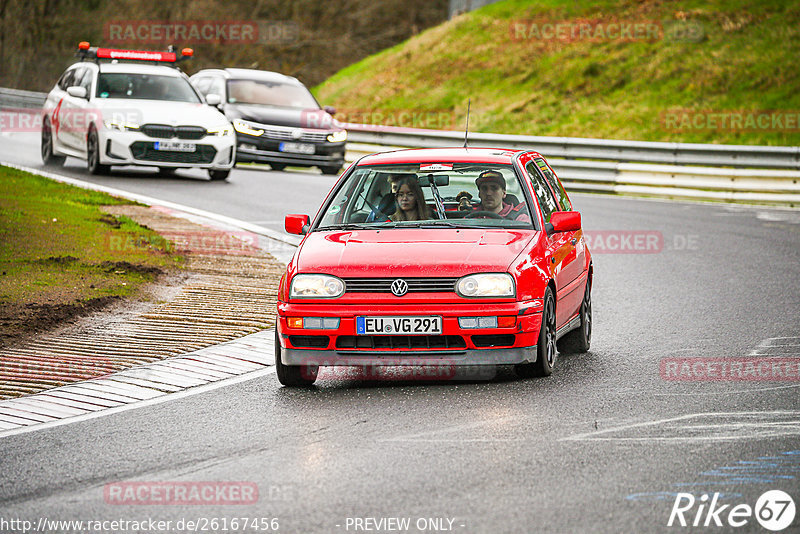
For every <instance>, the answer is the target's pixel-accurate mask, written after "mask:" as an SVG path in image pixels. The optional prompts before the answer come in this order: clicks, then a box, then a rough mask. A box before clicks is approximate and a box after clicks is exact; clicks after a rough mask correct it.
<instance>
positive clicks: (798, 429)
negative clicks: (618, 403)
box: [559, 410, 800, 441]
mask: <svg viewBox="0 0 800 534" xmlns="http://www.w3.org/2000/svg"><path fill="white" fill-rule="evenodd" d="M799 415H800V412H798V411H782V410H777V411H772V412H718V413H715V412H703V413H694V414H687V415H681V416H678V417H669V418H666V419H657V420H654V421H645V422H641V423H631V424H628V425H622V426H618V427H611V428H607V429H603V430H596V431H594V432H586V433H583V434H576V435H574V436H568V437H566V438H561V439H559V441H595V440H597V441H717V440H734V439H747V438H763V437H773V436H783V435H787V434H789V435H795V434H800V421H756V422H755V423H746V422H722V423H717V424H706V425H703V426H704V428H707V429H710V430H720V429H725V428H730V427H731V426H732V425H739V426H740V427H741V428H744V427H745V426H753V425H759V426H760V427H761V428H764V427H767V428H766V431H764V432H758V431H756V432H753V433H751V434H749V435H740V436H642V437H624V436H623V437H602V436H603V435H607V434H610V433H619V432H625V431H627V430H632V429H642V428H646V427H654V426H662V425H665V424H668V423H676V422H681V421H687V420H690V419H695V418H703V417H705V418H720V417H731V418H733V417H768V416H787V417H797V416H799ZM775 423H777V424H783V425H784V426H789V427H790V428H788V429H786V428H784V429H783V430H780V431H773V430H772V429H771V428H770V426H772V425H774V424H775ZM695 426H698V425H687V426H685V427H677V428H666V429H663V430H664V431H665V432H675V433H677V432H679V431H681V430H683V429H689V430H691V429H692V428H693V427H695Z"/></svg>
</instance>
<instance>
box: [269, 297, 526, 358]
mask: <svg viewBox="0 0 800 534" xmlns="http://www.w3.org/2000/svg"><path fill="white" fill-rule="evenodd" d="M536 304H538V303H527V304H524V305H523V304H521V303H503V304H485V303H480V304H479V305H478V303H477V302H476V303H475V304H472V303H466V304H465V303H458V304H439V303H437V304H415V305H403V306H398V305H391V306H388V305H380V304H367V303H365V304H338V305H330V304H325V305H322V304H306V303H294V302H292V303H287V302H278V321H277V328H278V334H279V336H278V338H279V340H280V344H281V351H280V354H281V361H282V362H283V364H284V365H322V366H329V365H441V364H450V365H505V364H517V363H530V362H534V361H536V343H537V339H538V337H539V328H540V326H541V321H542V314H541V306H540V305H538V306H537V305H536ZM358 316H370V317H379V316H392V317H397V316H440V317H441V318H442V332H441V335H431V336H425V335H422V336H420V335H358V334H357V333H356V317H358ZM487 316H488V317H513V318H514V319H506V321H512V322H513V324H512V325H511V326H507V327H499V328H469V329H467V328H461V326H460V325H459V322H458V318H459V317H487ZM303 317H327V318H337V319H339V324H338V327H337V328H333V329H321V328H320V329H308V328H291V327H290V326H289V318H303Z"/></svg>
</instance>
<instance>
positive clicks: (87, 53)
mask: <svg viewBox="0 0 800 534" xmlns="http://www.w3.org/2000/svg"><path fill="white" fill-rule="evenodd" d="M77 56H78V57H80V58H81V60H84V59H94V60H95V61H99V60H101V59H112V60H123V61H153V62H157V63H173V64H174V63H178V62H179V61H183V60H186V59H189V58H191V57H192V56H194V50H192V49H191V48H184V49H183V50H181V56H180V57H178V54H177V53H175V52H173V47H171V46H170V47H169V50H168V51H167V52H157V51H150V50H121V49H116V48H101V47H91V46H90V44H89V42H88V41H81V42H80V43H78V53H77Z"/></svg>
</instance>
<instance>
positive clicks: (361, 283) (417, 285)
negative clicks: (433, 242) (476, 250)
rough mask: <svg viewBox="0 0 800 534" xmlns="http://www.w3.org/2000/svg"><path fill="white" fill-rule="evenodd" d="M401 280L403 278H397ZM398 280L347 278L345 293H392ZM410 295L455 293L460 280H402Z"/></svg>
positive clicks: (345, 280)
mask: <svg viewBox="0 0 800 534" xmlns="http://www.w3.org/2000/svg"><path fill="white" fill-rule="evenodd" d="M397 278H401V277H397ZM397 278H345V279H344V286H345V291H347V292H349V293H391V292H392V282H394V281H395V280H397ZM402 279H403V280H405V281H406V283H407V284H408V292H409V293H442V292H444V293H447V292H454V291H455V285H456V281H457V280H458V278H402Z"/></svg>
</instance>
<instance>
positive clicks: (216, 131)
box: [208, 124, 233, 137]
mask: <svg viewBox="0 0 800 534" xmlns="http://www.w3.org/2000/svg"><path fill="white" fill-rule="evenodd" d="M208 135H218V136H220V137H225V136H228V135H233V126H231V125H230V124H224V125H222V126H219V127H217V128H209V129H208Z"/></svg>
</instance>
